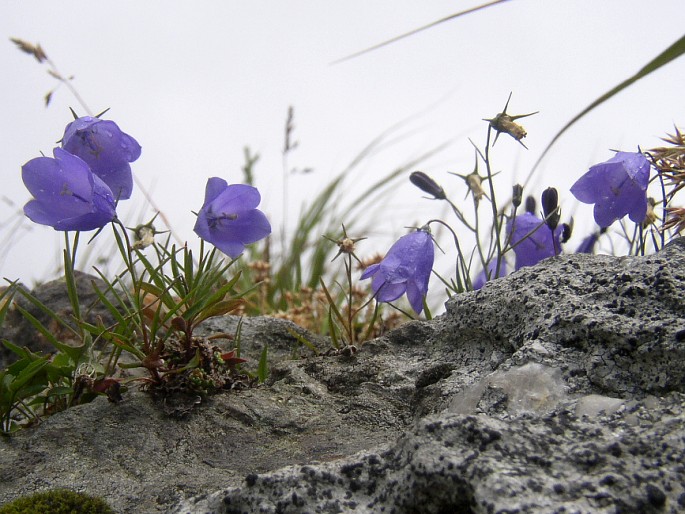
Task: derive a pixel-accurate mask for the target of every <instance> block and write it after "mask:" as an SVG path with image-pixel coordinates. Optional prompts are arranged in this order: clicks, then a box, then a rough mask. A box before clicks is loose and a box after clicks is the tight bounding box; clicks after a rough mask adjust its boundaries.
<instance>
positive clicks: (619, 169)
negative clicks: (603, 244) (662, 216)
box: [571, 152, 650, 227]
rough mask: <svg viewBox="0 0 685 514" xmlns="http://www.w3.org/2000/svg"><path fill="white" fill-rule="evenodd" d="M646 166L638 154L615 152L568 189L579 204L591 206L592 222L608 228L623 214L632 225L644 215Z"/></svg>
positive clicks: (648, 167) (645, 204)
mask: <svg viewBox="0 0 685 514" xmlns="http://www.w3.org/2000/svg"><path fill="white" fill-rule="evenodd" d="M649 172H650V166H649V161H648V160H647V158H646V157H645V156H644V155H643V154H641V153H639V152H616V155H615V156H614V157H613V158H612V159H609V160H608V161H606V162H603V163H600V164H595V165H594V166H592V167H591V168H590V170H589V171H588V172H587V173H586V174H585V175H583V176H582V177H580V178H579V179H578V181H577V182H576V183H575V184H573V186H572V187H571V193H573V196H575V197H576V198H577V199H578V200H580V201H581V202H583V203H594V204H595V208H594V216H595V221H596V222H597V224H598V225H599V226H600V227H608V226H609V225H611V224H612V223H613V222H614V221H616V220H618V219H621V218H623V217H624V216H625V215H626V214H627V215H628V216H629V217H630V219H631V220H632V221H633V222H635V223H642V222H643V221H644V219H645V216H646V215H647V185H648V184H649Z"/></svg>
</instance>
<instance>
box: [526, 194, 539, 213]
mask: <svg viewBox="0 0 685 514" xmlns="http://www.w3.org/2000/svg"><path fill="white" fill-rule="evenodd" d="M535 209H537V202H536V201H535V198H534V197H532V196H528V197H526V212H529V213H531V214H535Z"/></svg>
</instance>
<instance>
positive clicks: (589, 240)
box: [576, 232, 599, 253]
mask: <svg viewBox="0 0 685 514" xmlns="http://www.w3.org/2000/svg"><path fill="white" fill-rule="evenodd" d="M598 239H599V232H593V233H592V234H590V235H589V236H587V237H586V238H585V239H583V240H582V241H581V242H580V244H579V245H578V248H577V249H576V253H594V251H595V245H596V244H597V240H598Z"/></svg>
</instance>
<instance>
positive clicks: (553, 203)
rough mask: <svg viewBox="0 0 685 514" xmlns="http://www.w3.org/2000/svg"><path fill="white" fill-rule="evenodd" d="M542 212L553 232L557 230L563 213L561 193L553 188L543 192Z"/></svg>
mask: <svg viewBox="0 0 685 514" xmlns="http://www.w3.org/2000/svg"><path fill="white" fill-rule="evenodd" d="M542 212H543V213H544V215H545V223H547V226H548V227H549V228H550V229H552V230H554V229H555V228H557V225H559V218H561V212H560V211H559V193H557V190H556V189H554V188H553V187H548V188H547V189H545V190H544V191H543V192H542Z"/></svg>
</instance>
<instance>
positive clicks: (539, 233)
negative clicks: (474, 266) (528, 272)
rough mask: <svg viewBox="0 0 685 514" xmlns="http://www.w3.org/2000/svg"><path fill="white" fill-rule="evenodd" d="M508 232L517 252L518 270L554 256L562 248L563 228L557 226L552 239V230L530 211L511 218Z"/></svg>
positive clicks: (508, 223)
mask: <svg viewBox="0 0 685 514" xmlns="http://www.w3.org/2000/svg"><path fill="white" fill-rule="evenodd" d="M507 232H508V233H509V234H510V236H511V246H513V247H514V254H516V266H515V268H516V269H517V270H518V269H520V268H522V267H524V266H534V265H535V264H537V263H538V262H540V261H541V260H543V259H546V258H547V257H553V256H555V255H557V254H558V253H559V250H560V249H561V235H562V233H563V228H562V227H561V226H559V227H557V228H556V229H555V230H554V239H552V231H551V230H550V229H549V227H548V226H547V225H546V223H545V222H544V221H543V220H541V219H540V218H538V217H537V216H535V214H532V213H530V212H526V213H524V214H521V215H519V216H516V217H515V218H513V219H510V220H509V221H508V222H507Z"/></svg>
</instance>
